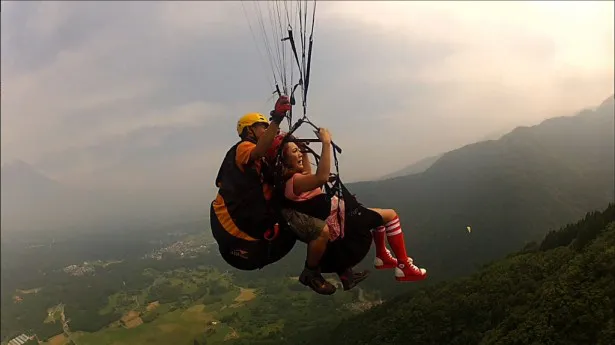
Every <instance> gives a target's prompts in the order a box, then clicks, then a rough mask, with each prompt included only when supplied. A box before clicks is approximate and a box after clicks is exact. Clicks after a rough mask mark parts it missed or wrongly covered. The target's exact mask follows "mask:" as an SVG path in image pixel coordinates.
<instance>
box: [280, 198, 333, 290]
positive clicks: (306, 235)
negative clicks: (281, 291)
mask: <svg viewBox="0 0 615 345" xmlns="http://www.w3.org/2000/svg"><path fill="white" fill-rule="evenodd" d="M282 214H283V216H284V218H285V219H286V221H287V222H288V225H289V226H290V228H291V229H292V231H293V232H295V234H296V235H297V237H298V238H299V240H300V241H302V242H304V243H307V257H306V261H305V267H304V269H303V272H302V273H301V275H300V276H299V281H300V282H301V283H302V284H304V285H307V286H309V287H310V288H311V289H312V290H314V291H316V292H317V293H319V294H323V295H330V294H332V293H334V292H335V290H336V289H335V286H333V284H331V283H329V282H328V281H327V280H326V279H325V278H324V277H323V276H322V275H321V274H320V267H319V266H320V259H321V258H322V256H323V255H324V253H325V251H326V249H327V243H328V242H329V228H328V227H327V225H326V223H325V222H324V221H323V220H321V219H318V218H314V217H311V216H308V215H306V214H303V213H300V212H297V211H295V210H290V209H286V210H283V211H282Z"/></svg>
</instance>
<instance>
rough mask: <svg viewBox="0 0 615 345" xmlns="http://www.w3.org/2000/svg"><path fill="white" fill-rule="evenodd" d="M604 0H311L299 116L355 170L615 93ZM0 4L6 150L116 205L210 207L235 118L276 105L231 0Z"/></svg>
mask: <svg viewBox="0 0 615 345" xmlns="http://www.w3.org/2000/svg"><path fill="white" fill-rule="evenodd" d="M246 5H247V7H246V8H247V9H251V8H253V4H251V3H246ZM613 12H614V9H613V2H606V1H597V2H590V1H583V2H568V1H566V2H542V3H541V2H500V3H487V2H466V3H464V2H457V1H456V2H424V3H423V2H414V1H413V2H401V1H398V2H328V1H327V2H318V5H317V14H316V29H315V33H314V41H315V43H314V44H315V46H314V55H313V61H312V76H311V81H310V98H309V107H310V118H311V119H312V120H313V121H314V122H315V123H317V124H318V125H320V126H324V127H328V128H329V129H330V130H331V132H332V134H333V137H334V140H335V141H336V142H337V143H338V144H339V145H340V146H341V147H342V148H343V149H344V154H343V155H342V157H341V167H340V170H341V172H342V176H343V178H344V179H345V180H346V181H357V180H365V179H374V178H378V177H380V176H383V175H386V174H388V173H390V172H392V171H395V170H397V169H400V168H402V167H404V166H406V165H408V164H409V163H412V162H413V161H417V160H419V159H421V158H424V157H427V156H432V155H436V154H439V153H442V152H444V151H447V150H451V149H455V148H457V147H460V146H462V145H465V144H468V143H471V142H475V141H477V140H482V139H484V138H496V137H497V135H499V134H504V133H505V132H507V131H508V130H511V129H512V128H514V127H516V126H520V125H533V124H537V123H539V122H540V121H542V120H543V119H546V118H549V117H553V116H559V115H572V113H574V112H576V111H578V110H580V109H582V108H585V107H588V106H592V105H597V104H599V103H600V102H601V101H603V100H604V99H605V98H606V97H608V96H609V95H611V94H612V93H613V78H614V70H613V66H614V65H615V61H614V53H613V52H614V51H615V47H614V35H613V26H614V20H613ZM1 15H2V30H1V39H2V47H1V48H2V49H1V64H2V65H1V68H2V109H1V111H2V122H1V134H2V136H1V138H2V139H1V140H2V141H1V143H2V155H1V159H2V163H3V164H4V163H7V162H11V161H13V160H23V161H25V162H28V163H30V164H31V165H33V166H34V167H35V168H36V169H37V170H38V171H40V172H42V173H44V174H45V175H47V176H49V177H51V178H54V179H56V180H57V181H60V182H61V183H63V184H64V185H67V186H75V187H78V188H87V189H90V190H98V191H104V192H105V193H111V195H115V197H116V198H117V200H116V203H117V205H118V206H121V205H122V200H123V199H124V198H125V197H126V196H127V195H130V196H134V198H136V199H134V200H141V201H142V203H143V205H151V204H152V203H156V204H157V205H163V206H160V207H161V208H165V207H166V208H169V207H175V208H176V209H181V208H186V207H191V208H192V209H194V210H195V212H199V210H200V212H202V214H203V215H206V214H207V212H208V203H209V201H210V200H211V199H212V198H213V197H214V194H213V193H215V191H214V189H213V185H214V178H215V173H216V172H217V169H218V167H219V163H220V160H221V159H222V157H223V155H224V153H225V152H226V150H227V149H228V148H229V147H230V146H231V145H232V144H233V143H234V142H236V140H237V136H236V133H235V123H236V121H237V119H238V117H239V116H241V115H242V114H243V113H246V112H251V111H260V112H268V111H269V110H270V108H271V106H272V100H271V92H272V91H273V90H272V89H271V85H270V83H269V81H268V78H269V74H268V73H269V72H270V69H268V68H265V67H264V66H265V65H264V64H263V62H262V59H261V58H260V56H259V54H258V50H257V48H256V43H255V41H254V39H253V37H252V34H251V32H250V29H249V27H248V25H247V21H246V17H245V15H244V12H243V9H242V4H241V3H240V2H187V1H186V2H130V3H128V2H62V3H60V2H47V1H45V2H2V12H1ZM248 15H249V16H250V15H251V14H250V13H248ZM253 20H254V19H253ZM307 133H309V132H307ZM58 202H62V201H61V200H59V201H58ZM148 203H149V204H148ZM144 207H145V206H144Z"/></svg>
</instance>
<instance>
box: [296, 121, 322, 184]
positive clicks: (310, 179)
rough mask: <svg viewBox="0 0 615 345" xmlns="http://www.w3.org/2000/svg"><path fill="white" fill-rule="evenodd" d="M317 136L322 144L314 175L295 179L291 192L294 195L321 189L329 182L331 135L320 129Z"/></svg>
mask: <svg viewBox="0 0 615 345" xmlns="http://www.w3.org/2000/svg"><path fill="white" fill-rule="evenodd" d="M317 135H318V138H319V139H320V141H321V142H322V152H321V153H320V161H319V162H318V168H317V169H316V174H308V175H300V176H297V177H295V182H294V184H293V192H294V193H295V194H296V195H299V194H301V193H304V192H307V191H310V190H313V189H315V188H319V187H322V186H324V185H325V183H327V182H328V181H329V175H330V174H331V134H330V133H329V131H328V130H327V129H326V128H320V130H319V131H318V133H317ZM304 166H305V165H304Z"/></svg>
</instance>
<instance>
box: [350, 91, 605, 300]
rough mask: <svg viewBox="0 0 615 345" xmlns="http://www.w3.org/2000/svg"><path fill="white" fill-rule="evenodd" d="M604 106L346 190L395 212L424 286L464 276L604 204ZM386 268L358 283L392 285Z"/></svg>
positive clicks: (381, 285) (463, 148)
mask: <svg viewBox="0 0 615 345" xmlns="http://www.w3.org/2000/svg"><path fill="white" fill-rule="evenodd" d="M613 111H614V108H613V102H612V97H611V98H609V100H607V101H605V102H604V103H603V104H602V105H601V106H600V107H597V108H596V109H593V110H585V111H582V112H580V113H578V114H576V115H575V116H569V117H559V118H553V119H549V120H546V121H544V122H543V123H541V124H539V125H536V126H533V127H524V128H517V129H516V130H514V131H512V132H511V133H509V134H507V135H505V136H503V137H502V138H501V139H499V140H492V141H485V142H480V143H476V144H472V145H468V146H465V147H462V148H460V149H457V150H454V151H451V152H448V153H446V154H444V155H443V156H442V157H441V158H440V159H438V161H436V162H435V163H434V164H433V166H431V167H430V168H429V169H427V170H426V171H425V172H423V173H420V174H415V175H410V176H404V177H399V178H393V179H389V180H384V181H371V182H361V183H354V184H350V185H349V188H350V189H351V190H352V192H353V193H356V194H357V196H358V197H359V198H360V200H361V201H362V202H363V203H364V204H366V205H367V206H374V207H392V208H395V209H396V210H397V211H398V212H399V214H400V216H401V220H402V228H403V229H404V232H405V234H406V243H407V246H408V248H409V252H410V254H411V255H412V256H413V257H414V258H415V261H416V262H417V264H419V265H421V266H422V267H426V268H427V269H428V270H429V273H430V276H431V278H430V281H431V282H434V281H437V280H439V279H442V278H449V277H451V276H460V275H465V274H468V273H471V272H473V271H474V270H475V269H476V268H478V267H480V265H482V264H483V263H485V262H487V261H490V260H493V259H497V258H501V257H503V256H504V255H506V254H507V253H509V252H511V251H514V250H516V249H517V248H520V247H522V246H524V245H525V244H527V243H528V242H531V241H537V240H539V239H540V238H542V237H543V236H544V235H545V231H546V229H550V228H551V229H552V228H558V227H560V226H562V225H564V224H566V223H569V222H572V221H574V220H575V219H578V218H579V217H581V216H582V215H583V214H585V213H586V212H588V211H590V210H595V209H600V208H603V207H605V206H606V205H608V204H609V203H610V202H612V201H613V200H614V190H615V181H614V180H615V179H614V178H613V176H615V169H614V166H615V163H614V155H615V153H614V146H615V144H614V142H615V138H614V134H613V128H614V125H615V124H614V116H613ZM467 226H471V228H472V232H471V233H468V231H467V230H466V227H467ZM371 258H372V256H371V255H370V256H369V257H368V260H371ZM365 264H366V265H369V264H371V262H367V261H366V262H365ZM386 274H389V272H375V274H374V278H373V279H370V280H369V282H367V284H369V285H371V286H374V287H377V288H379V289H384V290H386V289H393V290H397V291H398V290H399V289H400V284H395V283H394V282H393V281H391V279H387V278H390V277H389V276H387V275H386ZM414 285H416V284H414ZM401 289H408V285H403V287H401Z"/></svg>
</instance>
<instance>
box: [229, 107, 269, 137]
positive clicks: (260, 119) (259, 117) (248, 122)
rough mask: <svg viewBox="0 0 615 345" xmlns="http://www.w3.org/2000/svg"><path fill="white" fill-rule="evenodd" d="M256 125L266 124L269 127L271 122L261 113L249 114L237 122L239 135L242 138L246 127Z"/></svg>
mask: <svg viewBox="0 0 615 345" xmlns="http://www.w3.org/2000/svg"><path fill="white" fill-rule="evenodd" d="M255 123H266V124H267V125H269V121H268V120H267V119H266V118H265V116H264V115H263V114H261V113H248V114H245V115H244V116H242V117H241V118H240V119H239V121H237V134H239V136H241V133H242V132H243V129H244V128H246V127H250V126H252V125H253V124H255Z"/></svg>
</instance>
